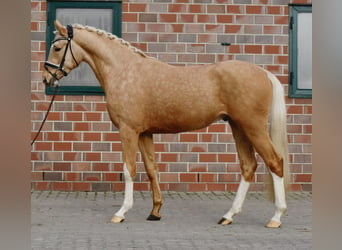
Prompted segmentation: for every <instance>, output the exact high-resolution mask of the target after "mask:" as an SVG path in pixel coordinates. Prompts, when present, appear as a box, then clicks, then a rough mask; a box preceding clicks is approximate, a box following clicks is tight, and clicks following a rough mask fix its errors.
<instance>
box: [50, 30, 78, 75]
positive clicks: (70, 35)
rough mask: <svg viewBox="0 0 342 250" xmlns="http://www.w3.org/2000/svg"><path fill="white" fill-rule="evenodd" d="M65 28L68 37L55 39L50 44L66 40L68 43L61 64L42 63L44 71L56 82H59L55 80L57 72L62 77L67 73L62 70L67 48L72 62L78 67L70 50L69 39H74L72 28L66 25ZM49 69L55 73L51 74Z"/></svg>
mask: <svg viewBox="0 0 342 250" xmlns="http://www.w3.org/2000/svg"><path fill="white" fill-rule="evenodd" d="M66 28H67V30H68V37H59V38H57V39H55V40H53V41H52V44H54V43H55V42H57V41H60V40H67V41H68V43H67V45H66V47H65V50H64V54H63V57H62V61H61V63H60V64H59V65H57V64H54V63H50V62H49V61H45V63H44V68H45V69H46V71H47V72H49V73H50V75H51V76H52V77H53V78H55V79H56V80H57V81H58V80H59V79H58V78H57V74H56V72H57V71H58V70H59V71H61V72H62V73H63V75H64V76H67V75H68V73H67V72H66V71H65V70H64V68H63V66H64V62H65V57H66V53H67V51H68V48H70V52H71V56H72V58H73V59H74V62H75V63H76V65H77V66H78V65H79V63H78V62H77V60H76V58H75V56H74V53H73V52H72V49H71V39H72V38H73V37H74V31H73V28H72V26H71V25H67V27H66ZM49 67H51V68H54V69H56V72H55V73H52V72H51V71H50V70H49Z"/></svg>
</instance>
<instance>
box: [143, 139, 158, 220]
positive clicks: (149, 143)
mask: <svg viewBox="0 0 342 250" xmlns="http://www.w3.org/2000/svg"><path fill="white" fill-rule="evenodd" d="M139 148H140V151H141V154H142V158H143V161H144V164H145V168H146V172H147V175H148V177H149V179H150V181H151V187H152V195H153V208H152V211H151V213H150V215H149V216H148V217H147V220H160V218H161V216H160V214H159V210H160V208H161V206H162V203H163V200H162V195H161V192H160V188H159V182H158V166H157V163H156V161H155V155H154V146H153V138H152V134H141V135H140V138H139Z"/></svg>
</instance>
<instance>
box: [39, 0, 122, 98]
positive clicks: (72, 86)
mask: <svg viewBox="0 0 342 250" xmlns="http://www.w3.org/2000/svg"><path fill="white" fill-rule="evenodd" d="M56 19H58V20H59V21H60V22H61V23H62V24H63V25H67V24H73V23H79V24H82V25H89V26H94V27H96V28H99V29H103V30H106V31H108V32H110V33H113V34H115V35H117V36H118V37H121V2H118V1H102V2H101V1H83V2H81V1H58V0H50V1H48V17H47V33H46V34H47V35H46V48H47V53H46V56H48V52H49V48H50V46H51V41H52V40H53V39H54V36H55V35H54V34H53V31H54V30H55V26H54V20H56ZM59 83H60V87H59V92H58V94H61V95H104V92H103V90H102V88H101V86H100V84H99V83H98V81H97V79H96V77H95V74H94V73H93V71H92V70H91V68H90V67H89V66H88V64H87V63H84V62H83V63H82V64H80V66H79V67H77V68H76V69H74V70H73V71H72V72H71V73H70V74H69V75H68V76H67V77H64V78H63V79H61V80H60V81H59ZM53 91H54V89H53V87H47V88H46V94H52V93H53Z"/></svg>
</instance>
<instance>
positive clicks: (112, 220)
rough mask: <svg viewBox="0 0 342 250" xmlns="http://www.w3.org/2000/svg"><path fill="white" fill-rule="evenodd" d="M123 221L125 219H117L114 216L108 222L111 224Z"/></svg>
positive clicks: (117, 217)
mask: <svg viewBox="0 0 342 250" xmlns="http://www.w3.org/2000/svg"><path fill="white" fill-rule="evenodd" d="M124 220H125V218H122V217H119V216H116V215H114V216H113V218H112V219H111V220H110V222H112V223H121V222H123V221H124Z"/></svg>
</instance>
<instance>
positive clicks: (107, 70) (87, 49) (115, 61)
mask: <svg viewBox="0 0 342 250" xmlns="http://www.w3.org/2000/svg"><path fill="white" fill-rule="evenodd" d="M74 40H75V42H76V43H77V44H78V45H79V46H80V47H81V48H82V49H83V51H84V55H83V58H82V60H83V61H85V62H86V63H88V64H89V66H90V67H91V68H92V70H93V71H94V73H95V75H96V77H97V79H98V80H99V82H100V84H101V86H102V87H103V88H104V89H105V88H106V85H107V83H108V82H109V81H111V82H118V81H115V79H113V78H115V77H119V76H120V75H121V73H122V72H123V71H124V70H127V69H128V68H131V67H132V64H134V63H135V62H137V61H138V60H139V57H141V56H139V55H138V54H136V53H133V52H132V51H130V50H129V49H128V48H126V47H125V46H124V45H121V44H120V42H119V41H117V40H111V39H109V38H108V37H107V35H106V34H102V35H98V34H97V33H96V32H90V31H87V30H82V29H76V34H75V36H74ZM113 80H114V81H113Z"/></svg>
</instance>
